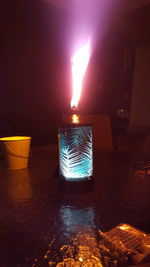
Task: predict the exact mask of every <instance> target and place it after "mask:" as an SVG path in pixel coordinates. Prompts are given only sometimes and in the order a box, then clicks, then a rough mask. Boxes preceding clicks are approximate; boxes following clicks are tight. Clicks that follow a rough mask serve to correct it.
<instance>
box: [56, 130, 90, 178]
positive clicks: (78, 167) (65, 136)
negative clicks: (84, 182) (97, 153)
mask: <svg viewBox="0 0 150 267" xmlns="http://www.w3.org/2000/svg"><path fill="white" fill-rule="evenodd" d="M59 135H60V143H59V160H60V174H61V175H62V176H63V177H65V178H66V180H79V179H86V178H87V179H88V178H90V177H91V176H92V174H93V149H92V127H91V126H81V127H72V128H71V127H68V128H63V127H62V128H60V129H59Z"/></svg>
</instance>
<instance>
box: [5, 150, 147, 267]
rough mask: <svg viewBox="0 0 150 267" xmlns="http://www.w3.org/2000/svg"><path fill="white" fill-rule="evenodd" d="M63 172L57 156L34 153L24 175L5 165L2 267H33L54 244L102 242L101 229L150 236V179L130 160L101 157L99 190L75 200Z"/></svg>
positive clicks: (97, 162) (97, 160) (97, 165)
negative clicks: (121, 228) (124, 226)
mask: <svg viewBox="0 0 150 267" xmlns="http://www.w3.org/2000/svg"><path fill="white" fill-rule="evenodd" d="M57 166H58V153H57V151H56V150H43V151H35V152H33V155H32V159H31V162H30V168H29V169H24V170H13V171H11V170H7V169H5V167H4V164H3V161H2V159H1V160H0V167H1V168H0V179H1V186H0V206H1V211H0V261H1V266H5V267H7V266H22V267H24V266H32V264H34V263H35V262H36V263H40V262H41V260H43V257H44V256H45V255H46V253H47V251H48V250H49V249H48V248H49V245H50V244H52V245H53V247H55V246H57V247H59V248H61V247H62V246H63V245H67V244H69V242H70V241H71V242H74V241H72V240H73V239H72V238H77V237H78V239H79V238H81V237H82V239H84V241H85V246H86V242H88V241H87V240H90V243H91V240H93V242H97V238H98V235H97V230H98V229H100V230H102V231H107V230H109V229H111V228H112V227H115V226H116V225H118V224H119V223H128V224H131V225H134V226H136V227H137V228H139V229H141V230H143V231H146V232H150V198H149V195H150V178H149V176H146V177H141V176H138V175H135V174H134V169H133V168H134V165H133V163H132V161H131V159H130V157H129V156H127V155H126V156H122V155H118V154H117V155H116V154H113V153H107V152H100V151H97V152H96V153H95V155H94V170H95V173H94V185H93V186H92V188H91V190H88V191H86V190H85V191H84V190H83V191H82V192H80V193H78V192H76V193H75V194H72V192H68V191H67V192H66V191H65V190H62V185H61V183H60V181H59V178H58V176H57V175H56V173H57V172H56V170H57ZM81 233H82V235H81ZM83 233H84V238H83ZM85 236H87V237H88V238H87V240H86V238H85ZM94 244H95V243H94ZM52 256H53V257H54V258H55V257H57V255H55V253H54V250H53V255H52ZM43 266H44V265H43ZM97 266H98V265H97Z"/></svg>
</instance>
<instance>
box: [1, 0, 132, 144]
mask: <svg viewBox="0 0 150 267" xmlns="http://www.w3.org/2000/svg"><path fill="white" fill-rule="evenodd" d="M0 5H1V8H0V14H1V15H0V20H1V23H0V27H1V42H0V53H1V60H0V65H1V67H0V88H1V89H0V91H1V94H0V124H1V127H0V128H1V129H2V130H1V135H2V134H3V133H5V134H6V135H7V134H9V133H11V134H13V135H30V136H32V144H33V145H40V144H50V143H56V142H57V125H58V121H59V119H60V118H61V115H62V114H63V113H67V112H69V110H70V98H71V86H72V84H71V61H70V55H71V49H70V47H69V44H70V43H71V31H72V28H71V26H70V25H71V23H69V21H70V22H71V20H72V17H71V15H70V14H69V12H68V11H67V10H63V9H60V8H57V7H55V6H53V5H50V4H49V3H46V2H42V1H39V0H37V1H33V0H30V1H28V0H26V1H24V0H22V1H18V0H14V1H3V2H1V4H0ZM112 16H113V14H112ZM103 26H104V27H103V31H102V28H99V27H98V26H97V29H96V31H95V32H94V37H95V42H94V48H93V52H92V56H91V60H90V64H89V66H88V69H87V73H86V77H85V81H84V86H83V93H82V98H81V101H80V110H81V113H92V114H101V113H108V114H109V115H110V116H112V117H115V116H116V114H117V110H118V109H120V108H125V109H127V110H128V109H129V108H130V100H131V91H132V90H131V89H132V80H133V68H134V55H135V53H134V52H135V49H134V46H133V45H131V42H130V41H129V39H128V38H127V37H126V36H124V35H123V34H121V33H120V32H117V31H114V29H111V27H110V29H107V30H104V29H105V28H109V27H105V21H104V22H103Z"/></svg>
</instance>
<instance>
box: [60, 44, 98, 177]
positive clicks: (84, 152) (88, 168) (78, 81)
mask: <svg viewBox="0 0 150 267" xmlns="http://www.w3.org/2000/svg"><path fill="white" fill-rule="evenodd" d="M89 50H90V42H89V41H88V42H87V44H86V45H85V46H83V47H81V48H80V49H79V50H78V51H77V52H76V53H75V54H74V56H73V57H72V76H73V96H72V100H71V109H72V116H68V118H65V121H64V122H63V123H61V124H60V127H59V169H60V176H61V177H63V178H64V179H65V180H67V181H82V180H90V179H91V178H92V174H93V147H92V145H93V142H92V124H91V123H89V122H85V121H83V120H82V116H79V115H78V114H77V113H78V102H79V99H80V96H81V89H82V81H83V77H84V73H85V71H86V68H87V66H88V62H89V58H90V52H89Z"/></svg>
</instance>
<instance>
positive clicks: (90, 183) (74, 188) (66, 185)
mask: <svg viewBox="0 0 150 267" xmlns="http://www.w3.org/2000/svg"><path fill="white" fill-rule="evenodd" d="M93 188H94V178H93V177H85V178H84V179H80V180H79V179H73V180H71V179H70V180H66V179H65V178H64V177H63V176H60V189H61V191H63V192H66V193H72V194H81V193H87V192H90V191H92V190H93Z"/></svg>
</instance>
